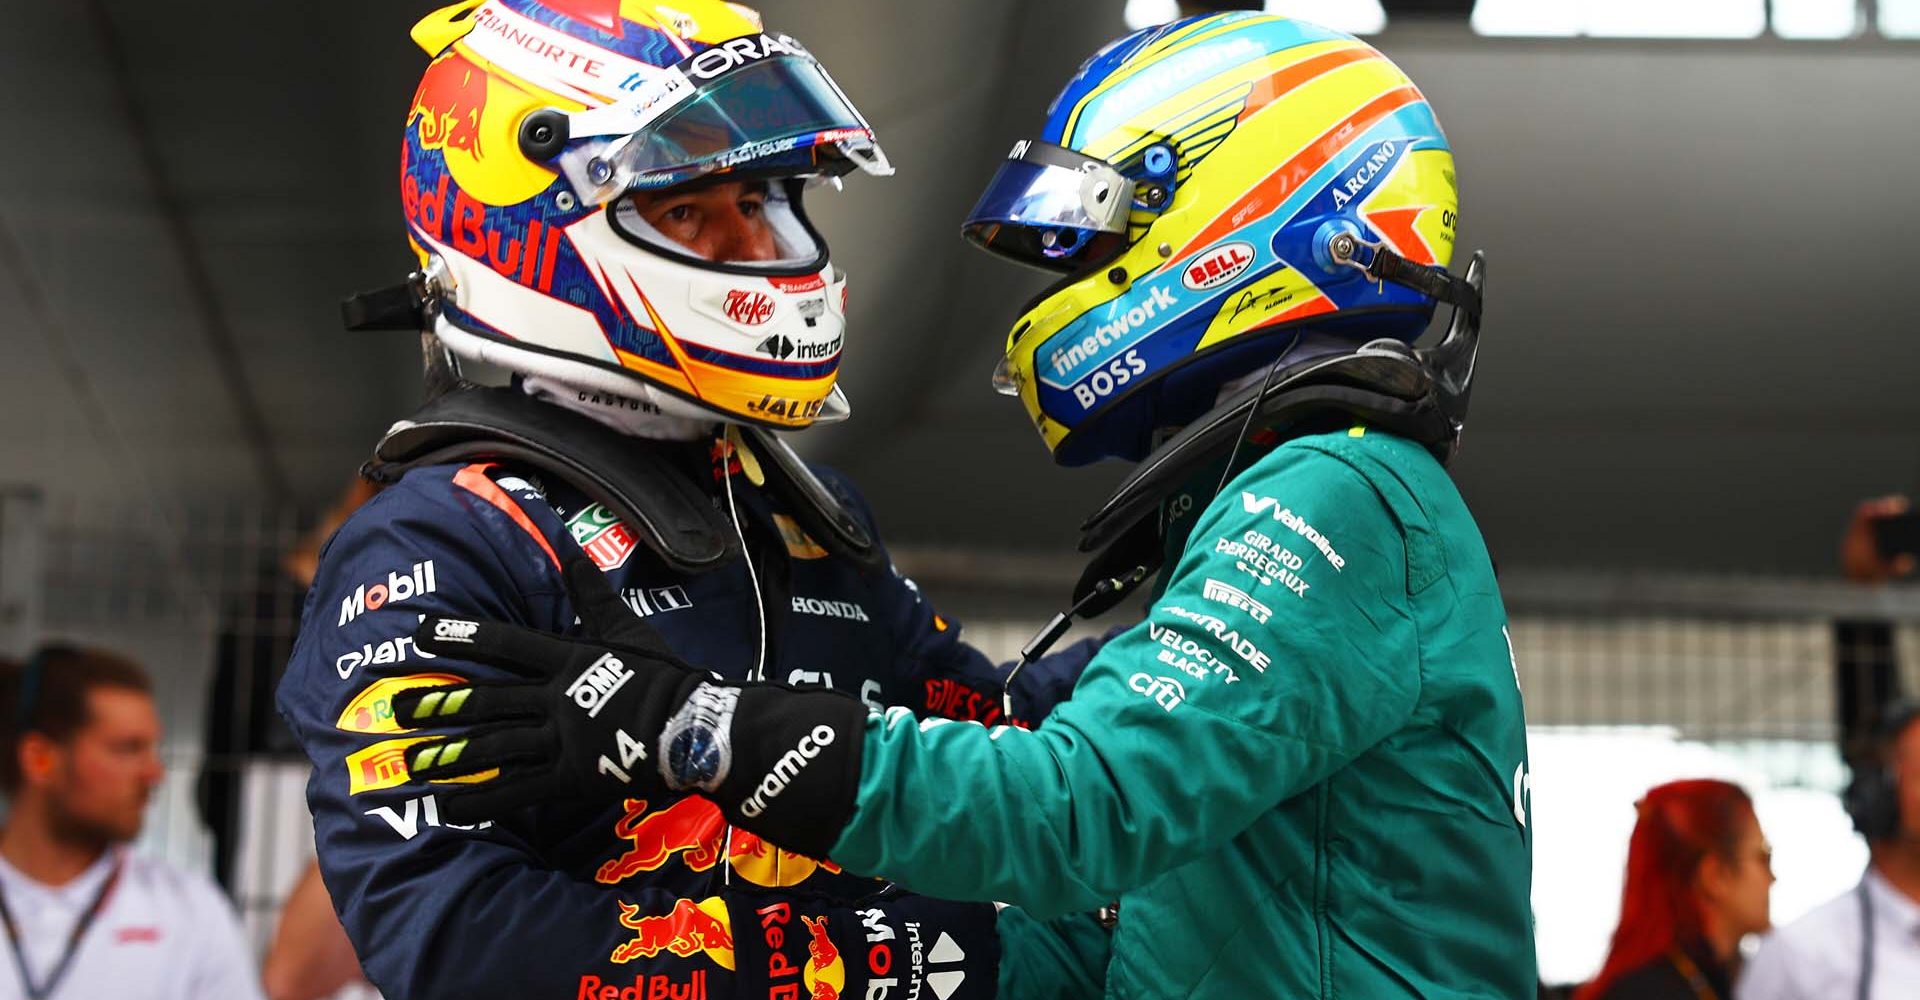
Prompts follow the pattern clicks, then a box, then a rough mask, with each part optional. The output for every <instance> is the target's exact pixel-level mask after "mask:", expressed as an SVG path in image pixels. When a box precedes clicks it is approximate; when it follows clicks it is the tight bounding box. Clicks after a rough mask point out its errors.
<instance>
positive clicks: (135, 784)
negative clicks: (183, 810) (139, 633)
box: [0, 647, 261, 1000]
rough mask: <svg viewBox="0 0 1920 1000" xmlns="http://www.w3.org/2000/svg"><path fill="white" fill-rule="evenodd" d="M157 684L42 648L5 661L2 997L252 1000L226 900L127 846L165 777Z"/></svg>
mask: <svg viewBox="0 0 1920 1000" xmlns="http://www.w3.org/2000/svg"><path fill="white" fill-rule="evenodd" d="M152 692H153V688H152V683H151V682H150V681H149V680H148V678H147V675H146V672H145V671H143V670H142V669H141V668H140V667H139V666H138V665H136V664H134V663H132V662H131V661H129V660H126V659H123V658H121V657H118V656H115V655H112V654H110V653H105V652H101V651H96V650H84V649H74V648H65V647H50V648H45V649H42V650H40V651H39V652H38V653H36V654H34V656H33V657H32V658H31V659H29V660H28V661H27V663H26V664H24V665H21V664H13V663H4V662H0V737H4V738H3V739H0V751H3V752H0V791H4V792H5V793H6V795H7V800H8V810H7V818H6V824H5V826H4V827H0V934H3V935H4V936H5V938H6V945H5V947H6V950H7V952H8V954H7V955H6V956H5V957H0V1000H17V998H18V1000H108V998H127V1000H133V998H140V1000H260V998H261V992H260V981H259V974H258V972H257V970H256V969H255V967H254V963H253V960H252V957H251V955H250V954H249V952H248V949H247V946H246V943H245V941H244V939H243V938H242V936H241V932H240V923H239V921H238V920H237V919H236V918H235V916H234V913H233V908H232V907H231V906H230V905H228V903H227V900H226V898H225V897H223V896H222V895H221V894H220V891H219V890H218V889H217V888H215V887H214V885H213V883H212V882H210V881H208V880H207V879H206V878H204V877H202V876H199V875H194V874H191V873H188V872H184V871H180V870H178V869H176V868H174V867H172V866H170V865H168V864H166V863H164V862H161V861H156V860H153V859H151V858H145V857H141V856H139V855H136V854H134V853H132V852H131V851H129V850H128V849H127V844H128V842H130V841H132V840H133V838H134V837H135V836H137V835H138V834H139V832H140V824H141V820H142V817H143V815H144V814H145V811H146V805H147V799H148V798H149V797H150V796H151V795H152V793H153V789H154V787H155V786H156V785H158V784H159V783H160V779H161V775H162V771H161V766H160V757H159V751H158V748H159V742H160V720H159V717H158V716H157V715H156V714H155V712H154V705H153V693H152Z"/></svg>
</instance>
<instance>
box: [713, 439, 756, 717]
mask: <svg viewBox="0 0 1920 1000" xmlns="http://www.w3.org/2000/svg"><path fill="white" fill-rule="evenodd" d="M726 442H727V454H726V455H724V456H722V457H721V459H720V477H721V479H722V480H724V481H725V482H726V484H727V515H728V516H729V517H731V518H732V519H733V537H735V538H737V539H739V540H740V556H741V558H743V559H745V560H746V561H747V579H748V580H749V581H751V582H752V583H753V611H754V615H755V617H756V618H758V619H759V621H758V625H759V627H758V629H756V631H755V633H754V634H755V635H756V636H758V638H759V649H758V650H757V651H756V652H755V653H754V654H753V672H752V673H750V674H748V675H747V679H748V680H751V681H764V680H766V679H767V605H766V597H765V595H763V594H761V593H760V574H759V573H758V572H757V571H755V570H754V568H753V553H751V552H748V551H747V533H746V530H745V529H743V528H742V527H741V526H740V508H738V507H736V506H734V503H733V473H732V471H731V470H729V469H728V468H727V466H728V460H729V459H732V458H733V457H734V455H735V452H736V451H737V450H739V449H740V448H741V447H742V445H741V444H739V443H738V442H736V440H735V439H734V434H733V432H732V430H731V429H729V430H728V432H727V435H726ZM743 470H744V466H743Z"/></svg>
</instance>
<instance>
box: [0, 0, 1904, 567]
mask: <svg viewBox="0 0 1920 1000" xmlns="http://www.w3.org/2000/svg"><path fill="white" fill-rule="evenodd" d="M431 6H432V4H430V3H416V2H398V0H359V2H342V3H337V4H333V5H329V6H326V7H315V6H313V5H292V4H260V3H241V2H237V0H220V2H208V3H196V4H182V5H153V4H144V3H134V2H130V0H72V2H66V3H57V4H44V3H28V2H26V0H7V2H6V3H4V4H3V5H0V20H3V21H4V24H5V26H6V27H5V30H0V87H3V88H4V90H5V92H6V93H8V94H9V95H11V96H10V98H9V100H8V101H6V102H5V103H4V105H0V135H5V136H6V139H5V141H4V142H0V345H4V352H3V353H0V357H3V358H4V362H3V363H0V422H4V427H5V431H4V433H0V482H4V483H26V484H37V485H39V486H41V487H42V488H44V489H46V490H48V491H50V492H53V493H57V494H61V495H69V496H77V497H91V496H104V495H108V494H126V495H131V496H133V497H135V498H138V499H141V500H142V501H143V502H151V503H153V504H156V505H159V506H162V507H166V508H169V509H175V508H191V507H193V506H194V505H195V504H197V503H204V502H208V501H209V500H211V499H212V498H216V497H233V498H238V499H240V500H242V501H245V502H251V503H292V504H299V505H304V506H309V507H311V506H316V505H319V504H321V503H324V502H325V501H326V500H327V499H328V498H330V497H331V496H332V495H333V493H334V492H336V491H337V490H338V489H339V488H340V486H341V485H342V484H343V483H344V482H345V481H346V480H347V478H348V477H349V476H350V475H352V473H353V470H354V469H355V468H356V467H357V465H358V464H359V462H360V461H361V460H362V459H363V458H364V456H365V455H366V453H367V451H368V449H369V447H370V445H371V443H372V441H373V440H374V439H375V438H376V437H377V435H378V433H379V432H380V430H381V429H382V428H383V427H384V426H385V425H386V424H387V423H388V422H389V421H390V420H392V419H393V418H395V417H397V416H400V415H402V414H404V413H405V412H406V411H407V410H408V409H409V408H410V407H411V406H412V405H414V404H415V403H416V402H417V400H418V398H419V393H420V389H419V382H418V365H417V362H416V355H417V347H416V345H415V344H414V343H412V342H411V341H410V340H409V339H408V338H407V337H405V336H404V335H402V336H396V335H392V334H350V333H346V332H344V331H342V330H340V329H339V322H338V313H337V302H338V300H339V298H340V297H341V296H342V295H343V294H345V293H347V292H350V291H354V290H358V289H364V288H371V287H375V286H379V285H382V284H386V283H390V282H392V281H393V280H395V279H396V278H397V277H399V276H400V275H402V274H404V273H405V271H406V270H407V269H408V267H409V265H410V260H409V257H408V254H407V252H406V248H405V244H404V241H403V239H402V234H401V226H400V222H399V203H398V194H397V183H396V178H397V173H398V171H397V164H396V156H395V150H396V148H397V146H398V138H399V134H400V125H401V121H402V119H403V117H404V114H405V111H406V106H407V99H408V97H409V96H410V95H411V93H412V89H413V86H414V83H415V82H416V80H417V79H418V75H419V72H420V70H421V69H422V67H423V66H424V63H425V59H424V56H422V55H421V53H420V52H419V51H418V50H417V49H415V48H414V47H413V46H412V44H411V42H409V40H408V39H407V33H406V32H407V28H408V26H409V25H410V24H411V23H412V21H413V20H415V19H416V18H417V17H418V16H419V15H420V14H422V13H424V12H425V11H426V10H428V9H430V8H431ZM1120 8H1121V4H1120V3H1119V2H1118V0H1102V2H1092V0H1051V2H1048V3H1015V2H1010V0H978V2H973V3H967V4H946V3H899V2H886V0H852V2H837V3H832V4H827V3H802V2H798V0H769V2H767V3H765V4H764V5H763V9H764V10H765V12H766V14H767V16H768V20H769V22H770V23H772V24H774V25H775V26H778V27H781V28H783V29H784V30H788V31H790V32H792V33H793V34H795V35H797V36H799V37H800V38H802V39H803V40H805V41H806V42H807V43H808V44H809V46H810V47H811V48H812V49H813V50H814V51H815V52H816V53H817V54H818V55H820V56H821V58H822V59H823V61H825V62H826V63H827V65H828V66H830V67H831V68H832V69H833V72H834V73H835V75H836V76H837V77H838V79H839V81H840V82H841V84H842V85H843V86H844V87H845V88H846V89H847V91H848V92H849V93H850V94H852V95H853V97H854V98H855V100H856V101H857V102H858V103H859V104H860V105H861V107H862V108H863V110H865V111H866V112H867V113H868V115H869V117H870V118H871V119H872V120H873V122H874V124H875V126H876V127H877V128H878V129H879V131H880V132H881V135H882V138H883V141H884V142H885V144H886V147H887V150H888V152H889V154H890V155H891V157H892V158H893V160H894V163H895V165H896V166H897V167H898V168H899V173H898V175H897V176H895V177H893V178H890V179H884V180H875V179H872V178H866V177H854V178H851V179H850V180H849V183H848V185H847V189H846V190H845V191H844V192H843V193H839V194H834V193H831V192H823V193H822V195H821V196H820V197H816V198H814V199H813V200H812V201H811V202H810V207H811V209H812V211H813V214H814V215H815V218H816V221H817V222H818V223H819V225H820V227H821V228H822V229H823V231H825V232H826V234H827V235H828V238H829V240H830V242H831V243H832V245H833V249H834V255H835V260H836V262H837V263H839V264H840V265H841V266H842V267H843V268H844V269H845V270H846V271H847V272H849V274H850V275H851V317H852V323H853V326H852V330H851V333H850V337H849V344H848V349H847V354H846V360H845V363H844V367H843V379H844V384H845V385H846V388H847V390H848V393H849V395H850V396H851V397H852V399H853V402H854V408H855V417H854V418H853V420H852V421H850V422H849V423H847V424H846V425H843V426H839V427H834V428H830V429H823V430H818V431H810V432H807V433H806V434H804V435H801V436H800V437H799V438H798V441H799V443H800V444H801V445H802V447H803V449H804V450H806V451H808V452H809V453H810V454H812V455H813V456H814V457H816V458H818V459H820V460H823V461H826V462H829V463H831V464H833V465H836V466H838V467H840V468H842V469H844V470H845V471H847V472H849V473H851V474H852V475H853V476H854V477H855V478H856V479H857V480H859V481H860V482H861V483H862V484H863V485H864V486H865V488H866V489H867V490H868V492H869V494H870V496H871V499H872V500H873V501H874V503H875V505H876V507H877V508H878V510H879V513H880V517H881V520H882V523H883V526H884V527H885V528H886V529H887V531H888V533H889V535H890V536H891V537H892V538H893V539H894V540H895V542H896V544H914V545H919V546H936V547H947V548H965V549H968V550H972V551H976V552H979V551H987V552H992V551H998V550H1005V551H1011V552H1020V553H1023V554H1028V555H1031V554H1034V553H1042V554H1048V553H1052V554H1061V555H1064V554H1065V553H1067V552H1069V551H1070V550H1071V545H1072V541H1073V537H1074V536H1073V529H1074V526H1075V524H1076V523H1077V521H1078V519H1079V517H1080V516H1081V515H1082V514H1083V513H1084V512H1085V511H1086V510H1088V509H1089V508H1090V507H1091V506H1092V505H1093V504H1094V503H1095V502H1096V501H1097V500H1098V499H1099V497H1100V495H1101V491H1102V490H1103V489H1105V488H1107V487H1108V486H1110V485H1111V484H1112V483H1113V482H1114V481H1115V480H1116V478H1117V476H1118V474H1119V472H1120V471H1121V470H1119V469H1112V468H1108V469H1098V468H1097V469H1089V470H1058V469H1055V468H1053V467H1052V466H1051V464H1050V463H1049V462H1048V460H1047V458H1046V454H1045V451H1044V449H1043V448H1042V447H1041V446H1040V444H1039V442H1038V439H1037V437H1036V436H1035V435H1034V434H1033V433H1032V431H1031V430H1030V429H1029V428H1028V427H1027V426H1026V423H1025V420H1024V417H1023V416H1022V414H1021V413H1020V412H1019V408H1018V406H1017V405H1015V404H1012V403H1010V402H1009V401H1007V400H1004V399H1001V398H999V397H996V396H994V395H993V394H992V393H991V392H990V391H989V390H988V388H987V384H986V380H987V375H988V373H989V372H990V371H991V369H992V366H993V362H994V360H995V357H996V355H997V352H998V350H999V347H1000V343H1001V340H1002V337H1003V336H1004V332H1005V329H1006V325H1007V323H1008V322H1009V321H1010V320H1011V319H1012V317H1013V315H1014V313H1015V312H1016V310H1017V308H1018V306H1019V304H1020V303H1021V302H1023V301H1024V300H1025V299H1026V298H1027V297H1028V296H1029V295H1030V294H1031V293H1032V292H1033V291H1034V290H1035V288H1036V287H1037V285H1038V284H1039V280H1038V279H1037V278H1035V277H1034V276H1030V275H1027V274H1022V273H1019V272H1018V271H1015V270H1013V269H1011V268H1010V267H1008V266H1007V265H1004V264H1001V263H999V262H997V261H994V260H991V259H989V258H987V257H985V256H984V255H981V254H978V253H975V252H973V251H971V250H968V249H967V248H966V247H964V246H963V245H962V244H961V242H960V241H959V240H958V239H957V237H956V233H957V228H958V222H959V219H960V217H961V216H962V215H963V214H964V212H965V211H966V209H967V207H968V206H969V205H970V204H971V201H972V199H973V197H974V195H975V193H976V192H977V190H978V187H979V185H980V184H981V183H983V181H984V180H985V178H986V177H987V176H988V175H989V174H990V172H991V171H992V169H993V165H994V163H995V161H997V160H998V159H999V158H1000V156H1001V155H1002V154H1003V153H1004V151H1005V149H1006V147H1007V146H1008V145H1009V144H1010V143H1011V142H1012V141H1013V140H1014V139H1016V138H1019V137H1021V136H1023V135H1026V134H1028V133H1030V132H1031V131H1033V130H1034V129H1035V128H1036V127H1037V125H1038V123H1039V122H1040V120H1041V117H1042V112H1043V109H1044V107H1045V105H1046V104H1047V102H1048V101H1049V100H1050V99H1051V97H1052V94H1053V93H1054V91H1055V90H1056V89H1057V88H1058V87H1059V85H1060V84H1061V83H1062V82H1063V81H1064V80H1065V78H1066V77H1067V76H1068V74H1070V73H1071V72H1072V70H1073V68H1074V67H1075V66H1076V65H1078V63H1079V62H1080V61H1081V60H1082V59H1083V58H1084V57H1085V56H1086V55H1087V54H1088V53H1089V52H1091V51H1092V50H1093V49H1095V48H1096V47H1097V46H1098V45H1099V44H1100V43H1101V42H1103V41H1105V40H1106V39H1108V38H1111V37H1113V36H1115V35H1118V34H1120V33H1121V32H1122V31H1124V27H1123V26H1122V24H1121V22H1120ZM1375 42H1376V44H1378V45H1379V46H1380V47H1381V48H1382V49H1384V50H1385V51H1386V52H1387V53H1388V54H1389V55H1391V56H1393V57H1394V58H1395V59H1396V60H1398V61H1399V62H1400V63H1401V65H1402V66H1403V67H1404V68H1406V69H1407V70H1408V72H1409V73H1410V74H1411V75H1412V76H1413V77H1414V78H1415V79H1416V80H1417V81H1418V82H1419V83H1420V84H1421V86H1422V87H1423V89H1425V90H1426V92H1427V93H1428V95H1429V97H1430V98H1431V99H1432V100H1433V102H1434V104H1435V106H1436V107H1437V109H1438V110H1439V112H1440V116H1441V120H1442V122H1443V123H1444V124H1445V125H1446V127H1447V129H1448V133H1449V135H1450V137H1451V139H1452V140H1453V143H1454V146H1455V149H1456V154H1457V156H1458V158H1459V166H1460V176H1461V178H1462V183H1463V185H1464V191H1463V212H1462V220H1463V231H1462V238H1463V245H1465V246H1468V247H1483V248H1485V249H1486V250H1487V251H1488V254H1489V257H1490V262H1491V268H1490V280H1489V301H1490V306H1489V315H1488V319H1487V325H1486V333H1485V339H1484V350H1483V353H1482V365H1481V369H1480V374H1479V377H1480V385H1479V388H1478V389H1477V391H1476V396H1475V414H1474V418H1473V421H1472V423H1471V425H1470V427H1469V430H1468V442H1467V450H1466V452H1465V454H1464V455H1463V456H1462V458H1461V460H1460V462H1459V463H1458V466H1457V470H1456V473H1457V477H1458V479H1459V481H1460V483H1461V485H1462V488H1463V490H1464V491H1465V492H1466V494H1467V497H1468V499H1469V501H1470V502H1471V503H1472V504H1473V506H1474V507H1475V509H1476V511H1477V512H1478V514H1479V516H1480V518H1481V520H1482V522H1483V525H1484V527H1485V529H1486V531H1487V534H1488V537H1489V539H1490V540H1491V542H1492V545H1493V547H1494V551H1495V555H1496V558H1497V559H1498V560H1499V561H1500V562H1501V563H1502V564H1503V565H1504V566H1519V567H1531V568H1555V569H1563V568H1568V567H1572V568H1621V567H1636V568H1654V569H1660V568H1669V569H1675V568H1678V569H1689V570H1696V571H1697V570H1716V571H1717V570H1739V571H1749V572H1764V573H1778V572H1786V573H1822V572H1826V571H1828V568H1829V567H1830V565H1831V563H1832V553H1833V550H1834V547H1835V544H1836V541H1837V537H1838V532H1839V529H1840V527H1841V525H1842V523H1843V522H1844V519H1845V515H1846V513H1847V510H1848V508H1849V507H1850V505H1851V504H1852V502H1853V501H1854V500H1855V499H1856V498H1858V497H1861V496H1865V495H1868V494H1871V493H1876V492H1882V491H1887V490H1896V489H1907V490H1911V489H1913V488H1915V487H1916V486H1920V482H1916V473H1917V472H1920V395H1917V394H1916V393H1915V392H1914V391H1913V386H1914V382H1915V379H1916V376H1920V340H1917V339H1916V323H1915V320H1914V319H1913V306H1912V305H1911V303H1912V301H1913V300H1912V299H1911V298H1909V296H1911V295H1912V294H1913V291H1912V289H1911V288H1910V287H1909V286H1907V285H1906V281H1907V280H1910V278H1909V276H1908V271H1909V270H1910V268H1909V267H1907V266H1906V260H1907V259H1908V258H1909V257H1910V253H1911V251H1910V250H1909V247H1908V244H1909V242H1910V241H1911V239H1912V237H1913V234H1914V233H1915V232H1920V185H1916V181H1915V178H1916V176H1920V101H1916V100H1915V96H1916V90H1920V45H1913V44H1898V43H1886V42H1878V41H1872V40H1861V41H1851V42H1834V43H1794V44H1790V43H1784V42H1779V41H1755V42H1737V43H1735V42H1724V43H1685V42H1667V43H1654V42H1619V41H1610V42H1601V41H1584V40H1570V41H1527V40H1492V39H1482V38H1477V37H1474V36H1472V35H1471V34H1470V33H1469V32H1468V31H1467V29H1466V28H1465V27H1464V25H1460V24H1458V23H1447V22H1441V23H1412V22H1396V23H1395V24H1393V25H1390V27H1389V29H1388V31H1387V32H1386V33H1385V34H1383V35H1382V36H1380V37H1379V38H1377V39H1375Z"/></svg>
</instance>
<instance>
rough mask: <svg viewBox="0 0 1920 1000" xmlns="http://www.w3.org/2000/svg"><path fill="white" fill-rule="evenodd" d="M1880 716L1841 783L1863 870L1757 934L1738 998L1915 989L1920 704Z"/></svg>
mask: <svg viewBox="0 0 1920 1000" xmlns="http://www.w3.org/2000/svg"><path fill="white" fill-rule="evenodd" d="M1885 718H1886V723H1885V725H1884V728H1883V729H1882V740H1881V745H1880V747H1879V756H1878V757H1877V759H1873V760H1869V761H1866V762H1863V763H1862V764H1861V765H1859V766H1858V767H1857V769H1856V770H1855V772H1854V780H1853V783H1852V785H1851V786H1849V787H1848V789H1847V799H1846V804H1847V811H1848V812H1849V813H1851V814H1852V816H1853V821H1854V825H1855V826H1856V827H1858V828H1859V830H1860V832H1861V834H1862V835H1864V836H1865V837H1866V838H1867V844H1868V845H1869V847H1870V848H1871V850H1872V855H1871V858H1872V860H1871V861H1870V862H1869V863H1868V866H1867V873H1866V875H1865V877H1863V878H1862V879H1861V881H1860V884H1859V885H1858V886H1856V887H1855V888H1854V889H1852V890H1851V891H1849V892H1847V894H1846V895H1843V896H1841V897H1839V898H1838V899H1835V900H1832V901H1831V902H1828V903H1825V904H1823V905H1822V906H1820V907H1819V908H1818V909H1815V910H1814V911H1813V912H1811V913H1809V914H1807V915H1806V916H1804V917H1802V918H1800V919H1799V920H1797V921H1795V922H1793V923H1792V924H1789V925H1788V926H1786V927H1784V928H1782V929H1780V930H1778V931H1776V932H1774V933H1773V934H1772V935H1770V936H1769V937H1767V938H1766V939H1765V940H1763V941H1762V942H1761V943H1760V950H1759V952H1758V953H1756V954H1755V955H1754V957H1753V960H1752V961H1751V962H1749V963H1747V968H1746V973H1745V975H1743V976H1742V977H1741V980H1740V985H1739V989H1738V993H1737V996H1738V997H1739V1000H1815V998H1818V1000H1868V998H1871V1000H1896V998H1898V1000H1907V998H1911V997H1920V704H1914V703H1908V704H1905V705H1901V706H1896V707H1895V708H1893V709H1892V710H1890V711H1889V712H1888V713H1887V714H1886V716H1885Z"/></svg>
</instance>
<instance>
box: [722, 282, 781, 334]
mask: <svg viewBox="0 0 1920 1000" xmlns="http://www.w3.org/2000/svg"><path fill="white" fill-rule="evenodd" d="M720 311H721V312H723V313H725V314H726V316H727V318H728V319H730V320H732V321H734V322H735V323H738V324H740V325H741V326H759V325H760V324H762V323H765V322H766V321H767V320H770V319H772V318H773V297H772V296H770V295H768V294H767V293H765V292H752V291H748V290H746V289H744V288H734V289H729V290H728V292H727V298H726V301H725V302H724V303H722V304H721V306H720Z"/></svg>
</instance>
